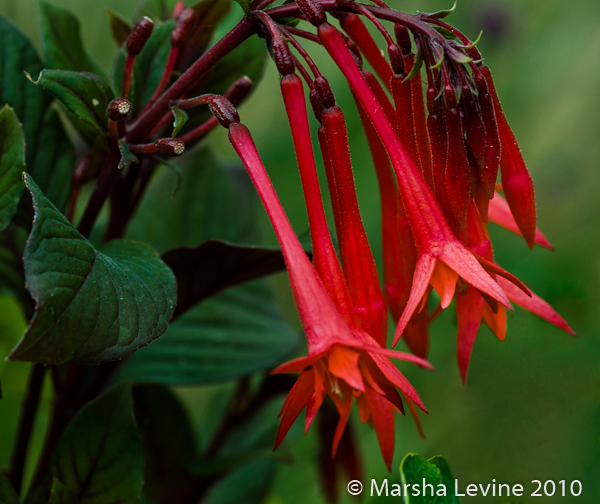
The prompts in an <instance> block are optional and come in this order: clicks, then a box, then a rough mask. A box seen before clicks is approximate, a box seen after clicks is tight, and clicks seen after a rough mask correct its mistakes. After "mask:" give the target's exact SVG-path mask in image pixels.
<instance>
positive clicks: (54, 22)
mask: <svg viewBox="0 0 600 504" xmlns="http://www.w3.org/2000/svg"><path fill="white" fill-rule="evenodd" d="M40 25H41V28H42V44H43V46H44V54H45V55H46V68H50V69H53V70H71V71H74V72H91V73H94V74H98V75H103V72H102V69H101V68H100V66H99V65H98V64H97V63H96V62H95V61H93V60H92V58H91V57H90V56H89V55H88V54H87V52H86V50H85V48H84V47H83V41H82V40H81V35H80V27H79V20H78V19H77V18H76V17H75V16H74V15H73V14H72V13H71V12H69V11H68V10H66V9H63V8H62V7H59V6H57V5H54V4H51V3H48V2H44V1H41V2H40Z"/></svg>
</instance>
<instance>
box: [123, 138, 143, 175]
mask: <svg viewBox="0 0 600 504" xmlns="http://www.w3.org/2000/svg"><path fill="white" fill-rule="evenodd" d="M119 151H120V152H121V160H120V161H119V169H123V168H125V167H126V166H127V165H128V164H129V163H139V162H140V160H139V159H138V158H137V156H136V155H135V154H133V153H132V152H131V151H130V150H129V144H128V143H127V142H126V141H125V140H120V141H119Z"/></svg>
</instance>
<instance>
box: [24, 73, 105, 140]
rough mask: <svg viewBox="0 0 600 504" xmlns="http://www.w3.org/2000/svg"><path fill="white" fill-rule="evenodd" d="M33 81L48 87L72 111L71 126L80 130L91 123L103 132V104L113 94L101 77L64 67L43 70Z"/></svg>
mask: <svg viewBox="0 0 600 504" xmlns="http://www.w3.org/2000/svg"><path fill="white" fill-rule="evenodd" d="M35 84H37V85H38V86H42V87H43V88H46V89H48V90H49V91H51V92H52V93H53V94H54V95H55V96H56V97H57V98H58V99H59V100H60V102H61V103H62V104H63V105H64V106H65V107H66V108H67V110H68V112H69V113H70V114H71V117H72V120H73V126H75V128H77V129H78V130H79V131H81V132H82V133H83V134H85V133H86V131H87V132H89V127H91V128H93V129H94V130H95V131H96V132H97V133H99V134H101V135H102V136H106V133H107V126H106V125H107V121H108V120H107V118H106V107H107V106H108V103H109V102H110V101H111V100H112V99H113V98H114V95H113V93H112V91H111V89H110V88H109V86H108V85H107V84H106V83H105V82H104V80H102V79H101V78H100V77H98V76H97V75H94V74H91V73H83V72H72V71H67V70H43V71H42V73H41V74H40V76H39V78H38V80H37V81H36V82H35ZM78 119H79V120H80V121H79V120H78ZM80 122H82V123H84V124H85V125H86V126H88V128H87V130H85V129H82V128H81V124H80Z"/></svg>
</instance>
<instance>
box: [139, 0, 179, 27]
mask: <svg viewBox="0 0 600 504" xmlns="http://www.w3.org/2000/svg"><path fill="white" fill-rule="evenodd" d="M176 3H177V0H141V1H140V3H139V4H138V6H137V8H136V9H135V16H134V19H136V20H137V19H140V18H142V17H144V16H148V17H149V18H150V19H152V20H153V21H154V22H155V23H156V22H157V21H167V20H168V19H171V18H172V17H173V10H174V9H175V4H176Z"/></svg>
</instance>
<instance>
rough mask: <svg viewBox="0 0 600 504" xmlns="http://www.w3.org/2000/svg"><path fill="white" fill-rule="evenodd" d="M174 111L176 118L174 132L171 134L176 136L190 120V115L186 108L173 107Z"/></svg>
mask: <svg viewBox="0 0 600 504" xmlns="http://www.w3.org/2000/svg"><path fill="white" fill-rule="evenodd" d="M172 111H173V117H174V119H175V120H174V121H173V133H172V134H171V136H172V137H173V138H175V137H176V136H177V134H178V133H179V132H180V131H181V128H183V125H184V124H185V123H186V121H187V120H188V115H187V113H186V112H185V110H181V109H180V108H179V107H173V108H172Z"/></svg>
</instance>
